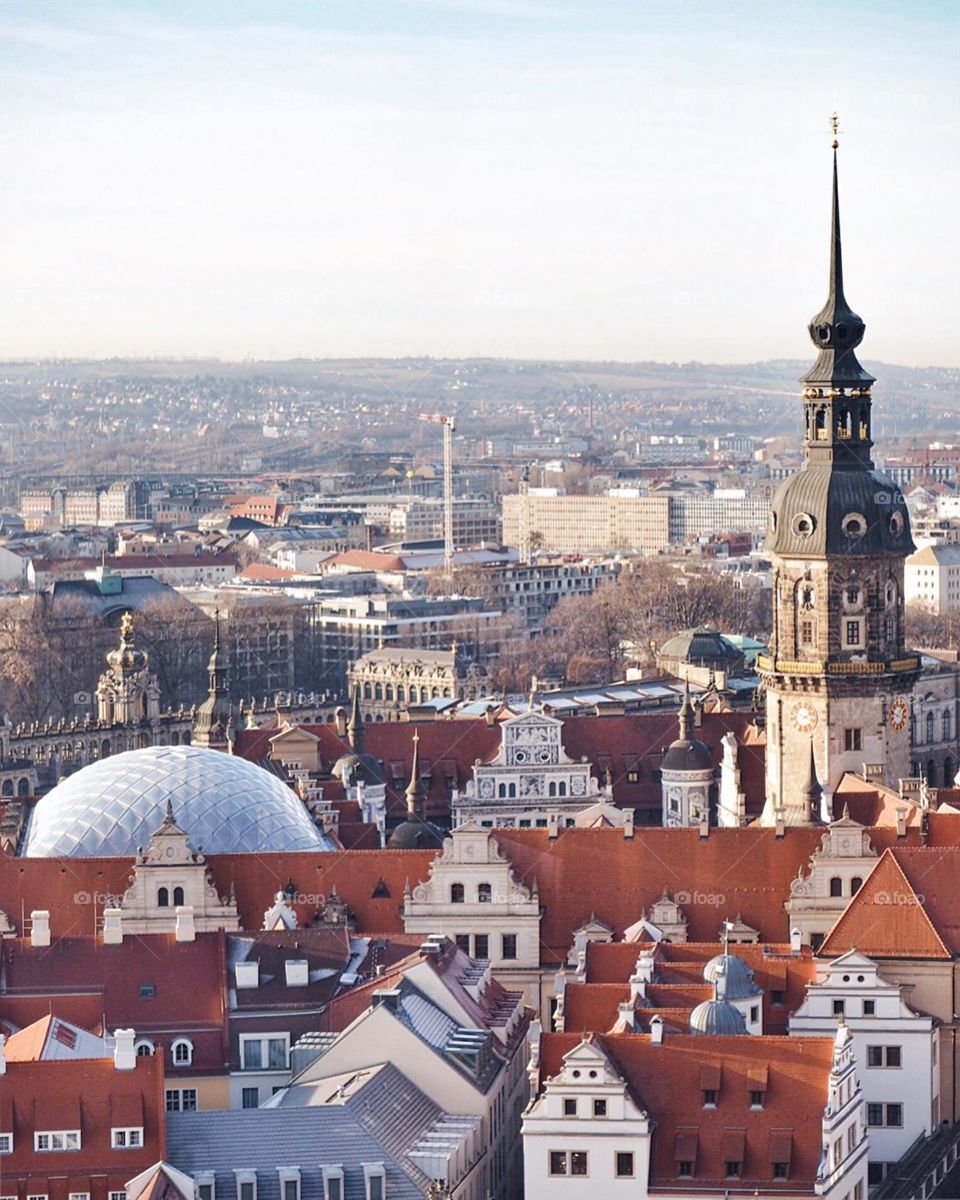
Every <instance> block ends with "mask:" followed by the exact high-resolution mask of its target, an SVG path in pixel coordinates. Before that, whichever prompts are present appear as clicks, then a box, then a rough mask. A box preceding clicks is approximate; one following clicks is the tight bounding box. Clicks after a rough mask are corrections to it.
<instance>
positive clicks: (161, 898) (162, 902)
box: [157, 887, 170, 908]
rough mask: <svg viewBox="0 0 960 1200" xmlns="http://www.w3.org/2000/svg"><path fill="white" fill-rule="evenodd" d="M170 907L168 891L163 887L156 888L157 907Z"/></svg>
mask: <svg viewBox="0 0 960 1200" xmlns="http://www.w3.org/2000/svg"><path fill="white" fill-rule="evenodd" d="M169 907H170V893H169V892H168V891H167V889H166V888H165V887H162V888H157V908H169Z"/></svg>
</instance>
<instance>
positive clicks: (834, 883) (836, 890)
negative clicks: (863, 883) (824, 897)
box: [830, 875, 843, 896]
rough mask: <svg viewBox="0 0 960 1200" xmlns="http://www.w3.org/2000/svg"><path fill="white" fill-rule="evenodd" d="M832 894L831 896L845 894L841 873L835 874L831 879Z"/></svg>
mask: <svg viewBox="0 0 960 1200" xmlns="http://www.w3.org/2000/svg"><path fill="white" fill-rule="evenodd" d="M830 895H831V896H842V895H843V880H842V879H841V878H840V876H839V875H834V877H833V878H832V879H831V880H830Z"/></svg>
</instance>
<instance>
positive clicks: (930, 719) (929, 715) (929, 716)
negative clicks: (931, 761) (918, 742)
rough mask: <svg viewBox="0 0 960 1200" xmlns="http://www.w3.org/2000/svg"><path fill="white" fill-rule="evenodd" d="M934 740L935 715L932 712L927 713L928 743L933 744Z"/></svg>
mask: <svg viewBox="0 0 960 1200" xmlns="http://www.w3.org/2000/svg"><path fill="white" fill-rule="evenodd" d="M933 738H934V733H933V713H932V712H928V713H927V741H928V742H932V741H933Z"/></svg>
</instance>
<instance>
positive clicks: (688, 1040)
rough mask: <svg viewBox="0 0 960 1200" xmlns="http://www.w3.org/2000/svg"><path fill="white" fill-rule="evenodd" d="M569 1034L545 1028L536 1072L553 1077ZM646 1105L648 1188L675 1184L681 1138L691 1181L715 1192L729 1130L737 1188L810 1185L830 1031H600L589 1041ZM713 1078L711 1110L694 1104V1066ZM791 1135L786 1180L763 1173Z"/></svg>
mask: <svg viewBox="0 0 960 1200" xmlns="http://www.w3.org/2000/svg"><path fill="white" fill-rule="evenodd" d="M579 1040H580V1037H579V1035H578V1034H574V1035H570V1034H544V1035H543V1039H542V1043H541V1079H547V1078H549V1077H551V1076H553V1075H556V1074H557V1073H558V1072H559V1071H560V1069H561V1066H562V1059H563V1055H564V1054H566V1053H567V1052H568V1051H569V1050H571V1049H573V1048H574V1046H576V1044H577V1043H578V1042H579ZM593 1040H594V1042H595V1044H596V1045H598V1046H599V1047H600V1048H601V1049H602V1050H603V1052H604V1053H605V1054H606V1055H607V1056H608V1058H609V1059H610V1061H611V1064H612V1065H613V1066H614V1067H615V1069H616V1070H617V1071H618V1073H619V1074H620V1075H621V1077H622V1078H623V1079H624V1080H625V1081H626V1083H627V1084H628V1086H629V1087H630V1090H631V1093H632V1094H633V1096H634V1097H635V1098H636V1099H637V1102H638V1103H640V1104H641V1105H642V1106H643V1107H644V1108H646V1109H647V1111H649V1113H650V1115H651V1117H652V1118H653V1120H654V1122H655V1128H654V1134H653V1145H652V1156H651V1165H650V1182H651V1184H652V1185H653V1186H655V1187H671V1188H677V1187H680V1186H682V1184H681V1182H680V1181H679V1180H678V1177H677V1161H678V1158H679V1157H680V1144H681V1143H682V1142H684V1141H685V1142H686V1145H685V1147H684V1148H683V1157H684V1158H687V1157H688V1156H689V1157H693V1146H694V1145H695V1146H696V1155H695V1173H694V1183H693V1185H692V1186H694V1187H696V1186H700V1187H701V1188H702V1187H703V1186H705V1185H706V1184H708V1183H709V1184H710V1185H711V1186H715V1187H717V1188H718V1189H720V1190H721V1191H722V1190H723V1189H724V1188H727V1187H729V1186H730V1184H729V1180H728V1179H727V1178H726V1168H725V1163H726V1160H727V1157H728V1156H729V1155H730V1154H732V1148H731V1146H730V1144H729V1142H728V1139H730V1138H731V1137H732V1136H736V1137H737V1138H738V1139H739V1138H740V1137H742V1138H743V1139H744V1159H743V1174H742V1178H741V1179H739V1180H738V1181H737V1190H738V1191H743V1192H746V1193H747V1194H752V1192H753V1189H754V1188H755V1187H760V1186H762V1187H763V1194H764V1195H768V1194H773V1195H776V1194H778V1193H780V1192H786V1193H790V1192H792V1191H794V1190H795V1189H796V1188H797V1187H798V1185H806V1186H808V1187H809V1186H811V1185H812V1184H813V1183H814V1181H815V1179H816V1174H817V1167H818V1164H819V1161H820V1152H821V1138H822V1119H823V1110H824V1108H825V1106H826V1102H827V1091H828V1082H829V1074H830V1068H831V1065H832V1062H833V1039H832V1038H797V1037H746V1036H744V1037H704V1036H687V1035H679V1036H675V1037H671V1036H670V1034H669V1032H668V1033H667V1035H666V1037H665V1038H664V1041H663V1043H662V1045H659V1046H656V1045H654V1044H653V1043H652V1042H651V1040H650V1038H649V1037H648V1036H646V1035H639V1036H638V1035H636V1034H633V1035H622V1036H620V1035H601V1036H598V1037H596V1038H594V1039H593ZM704 1068H710V1069H711V1070H712V1072H713V1074H714V1076H717V1075H719V1091H718V1097H717V1106H716V1108H715V1109H704V1108H703V1107H702V1088H703V1086H704V1084H703V1079H702V1073H703V1070H704ZM763 1068H766V1069H767V1075H768V1083H767V1089H766V1097H765V1101H764V1108H763V1110H762V1111H755V1110H751V1108H750V1101H749V1093H750V1091H751V1090H752V1087H751V1085H752V1083H753V1080H754V1078H755V1075H756V1072H757V1071H758V1070H762V1069H763ZM787 1136H789V1138H790V1150H791V1157H790V1178H789V1179H788V1180H784V1181H779V1180H774V1179H773V1178H772V1169H771V1163H772V1161H773V1156H772V1150H773V1149H776V1150H777V1152H778V1153H783V1149H782V1144H781V1145H777V1146H774V1144H773V1141H774V1139H780V1140H781V1143H782V1142H783V1141H784V1139H785V1138H786V1137H787Z"/></svg>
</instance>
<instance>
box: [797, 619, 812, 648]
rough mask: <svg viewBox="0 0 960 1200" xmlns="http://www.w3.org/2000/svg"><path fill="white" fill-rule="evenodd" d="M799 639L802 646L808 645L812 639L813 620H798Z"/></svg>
mask: <svg viewBox="0 0 960 1200" xmlns="http://www.w3.org/2000/svg"><path fill="white" fill-rule="evenodd" d="M800 641H801V643H802V644H803V645H804V646H809V645H810V643H811V642H812V641H813V622H812V621H801V622H800Z"/></svg>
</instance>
